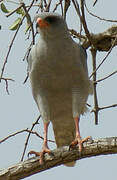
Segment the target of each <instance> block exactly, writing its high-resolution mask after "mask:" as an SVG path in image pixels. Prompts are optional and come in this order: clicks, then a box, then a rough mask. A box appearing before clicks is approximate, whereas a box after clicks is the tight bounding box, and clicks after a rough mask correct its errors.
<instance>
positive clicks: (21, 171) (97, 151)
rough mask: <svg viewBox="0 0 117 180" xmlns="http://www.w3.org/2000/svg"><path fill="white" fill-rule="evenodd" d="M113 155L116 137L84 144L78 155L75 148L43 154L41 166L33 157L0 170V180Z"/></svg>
mask: <svg viewBox="0 0 117 180" xmlns="http://www.w3.org/2000/svg"><path fill="white" fill-rule="evenodd" d="M115 153H117V137H110V138H103V139H98V140H92V141H89V142H87V143H84V148H83V151H82V154H79V152H78V149H77V148H76V149H74V150H70V151H69V147H68V146H66V147H62V148H58V149H55V150H53V151H52V155H48V154H45V162H44V164H43V165H40V164H39V158H38V157H34V158H30V159H28V160H26V161H24V162H20V163H17V164H15V165H13V166H11V167H9V168H7V169H3V170H0V180H4V179H5V180H18V179H23V178H25V177H28V176H31V175H33V174H36V173H38V172H41V171H45V170H47V169H50V168H52V167H56V166H59V165H62V164H64V163H67V162H71V161H74V160H79V159H83V158H87V157H92V156H99V155H106V154H115Z"/></svg>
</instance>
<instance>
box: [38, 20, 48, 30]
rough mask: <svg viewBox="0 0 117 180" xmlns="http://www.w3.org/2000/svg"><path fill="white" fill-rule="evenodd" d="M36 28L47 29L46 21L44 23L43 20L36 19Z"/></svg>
mask: <svg viewBox="0 0 117 180" xmlns="http://www.w3.org/2000/svg"><path fill="white" fill-rule="evenodd" d="M36 22H37V23H36V28H37V27H40V28H47V27H48V26H49V24H48V23H47V21H45V20H44V19H41V18H37V21H36Z"/></svg>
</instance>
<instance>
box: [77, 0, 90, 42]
mask: <svg viewBox="0 0 117 180" xmlns="http://www.w3.org/2000/svg"><path fill="white" fill-rule="evenodd" d="M80 3H81V12H82V18H81V22H82V25H83V28H84V30H85V34H86V36H87V38H88V40H89V42H90V43H91V44H93V43H92V37H91V35H90V32H89V30H88V27H87V23H86V20H85V12H84V0H80Z"/></svg>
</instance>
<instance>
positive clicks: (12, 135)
mask: <svg viewBox="0 0 117 180" xmlns="http://www.w3.org/2000/svg"><path fill="white" fill-rule="evenodd" d="M23 132H28V133H30V134H34V135H36V136H37V137H39V138H40V139H42V140H44V138H43V137H42V136H40V135H39V134H38V133H37V132H36V131H31V130H29V129H28V128H27V129H23V130H20V131H17V132H15V133H13V134H10V135H9V136H7V137H5V138H3V139H2V140H0V143H3V142H5V141H6V140H8V139H9V138H11V137H14V136H16V135H17V134H21V133H23ZM48 141H49V142H52V143H55V141H53V140H48Z"/></svg>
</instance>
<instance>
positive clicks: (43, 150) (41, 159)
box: [28, 147, 51, 164]
mask: <svg viewBox="0 0 117 180" xmlns="http://www.w3.org/2000/svg"><path fill="white" fill-rule="evenodd" d="M45 153H48V154H50V153H51V150H50V149H49V148H47V147H45V148H43V149H42V151H41V152H36V151H30V152H29V153H28V157H29V155H32V154H34V155H35V156H40V159H39V162H40V164H43V159H44V154H45Z"/></svg>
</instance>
